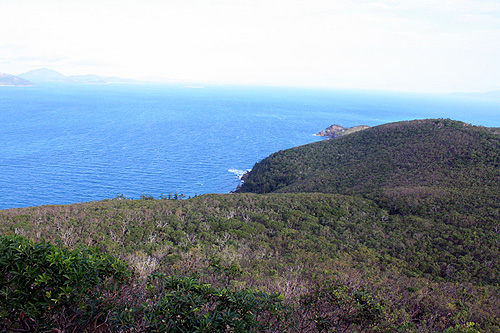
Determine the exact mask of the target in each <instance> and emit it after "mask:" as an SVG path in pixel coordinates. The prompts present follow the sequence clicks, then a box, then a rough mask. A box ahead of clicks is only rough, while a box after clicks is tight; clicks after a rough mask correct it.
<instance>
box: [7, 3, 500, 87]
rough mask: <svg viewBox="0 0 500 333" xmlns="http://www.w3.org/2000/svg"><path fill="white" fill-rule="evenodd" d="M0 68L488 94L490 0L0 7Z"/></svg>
mask: <svg viewBox="0 0 500 333" xmlns="http://www.w3.org/2000/svg"><path fill="white" fill-rule="evenodd" d="M0 15H1V16H0V17H1V18H0V72H5V73H10V74H19V73H22V72H25V71H28V70H31V69H36V68H41V67H47V68H52V69H55V70H57V71H59V72H62V73H63V74H66V75H75V74H89V73H93V74H100V75H115V76H122V77H131V78H140V77H151V76H159V77H164V78H166V79H169V80H172V81H193V82H196V81H201V82H205V81H208V82H215V83H240V84H266V85H295V86H318V87H332V88H354V89H358V88H359V89H383V90H406V91H429V92H452V91H487V90H500V1H499V0H461V1H460V0H457V1H455V0H438V1H436V0H394V1H392V0H381V1H361V0H140V1H139V0H137V1H136V0H129V1H127V0H117V1H113V0H85V1H83V0H78V1H74V0H43V1H42V0H0Z"/></svg>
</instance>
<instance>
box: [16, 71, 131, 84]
mask: <svg viewBox="0 0 500 333" xmlns="http://www.w3.org/2000/svg"><path fill="white" fill-rule="evenodd" d="M19 76H20V77H22V78H24V79H26V80H30V81H33V82H40V83H44V82H56V83H81V84H106V83H139V82H138V81H136V80H132V79H122V78H119V77H111V76H106V77H105V76H99V75H95V74H87V75H64V74H62V73H59V72H57V71H55V70H53V69H49V68H40V69H35V70H31V71H29V72H26V73H22V74H19Z"/></svg>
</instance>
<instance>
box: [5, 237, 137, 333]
mask: <svg viewBox="0 0 500 333" xmlns="http://www.w3.org/2000/svg"><path fill="white" fill-rule="evenodd" d="M130 277H131V272H130V271H129V270H128V269H127V265H126V263H125V262H123V261H121V260H120V259H118V258H115V257H113V256H110V255H107V254H102V253H99V252H98V251H97V250H96V249H89V248H81V249H68V248H65V247H62V246H59V245H53V244H51V243H48V242H45V241H41V242H34V241H31V240H28V239H25V238H22V237H20V236H2V237H0V319H1V322H2V323H1V324H0V328H1V329H2V330H7V331H8V330H11V331H17V332H28V331H31V330H45V329H50V328H59V329H63V330H68V329H71V330H76V331H83V330H84V328H85V327H86V326H88V325H94V327H96V326H97V325H98V323H99V322H100V321H104V320H105V318H106V313H107V310H108V307H110V306H111V305H110V304H109V302H108V299H107V296H108V295H109V294H110V293H112V292H113V291H115V290H116V289H117V288H118V287H119V286H120V285H123V284H125V283H126V282H127V281H128V279H129V278H130Z"/></svg>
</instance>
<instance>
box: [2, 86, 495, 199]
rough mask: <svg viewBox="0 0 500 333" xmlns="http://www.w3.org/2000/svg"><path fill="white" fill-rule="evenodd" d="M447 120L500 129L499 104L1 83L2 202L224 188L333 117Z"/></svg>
mask: <svg viewBox="0 0 500 333" xmlns="http://www.w3.org/2000/svg"><path fill="white" fill-rule="evenodd" d="M416 118H451V119H456V120H461V121H465V122H468V123H472V124H474V125H483V126H493V127H500V100H499V99H486V98H485V99H481V98H475V97H463V96H454V95H419V94H404V93H387V92H371V91H342V90H319V89H298V88H273V87H238V86H183V85H119V84H115V85H113V84H109V85H55V84H54V85H39V86H35V87H0V209H6V208H13V207H27V206H38V205H47V204H70V203H75V202H85V201H94V200H101V199H106V198H114V197H116V196H117V195H123V196H125V197H126V198H139V197H140V196H141V195H146V196H153V197H155V198H158V197H160V195H162V194H163V195H165V196H168V194H169V193H171V194H172V195H174V193H177V194H179V195H180V194H184V195H185V196H194V195H199V194H204V193H228V192H230V191H232V190H234V189H235V188H236V187H237V186H238V184H239V182H240V180H239V177H238V176H241V174H242V173H243V172H244V171H246V170H248V169H251V168H252V166H253V165H254V164H255V162H257V161H259V160H261V159H263V158H265V157H266V156H268V155H269V154H271V153H273V152H276V151H279V150H283V149H287V148H290V147H294V146H298V145H303V144H307V143H311V142H314V141H318V140H322V139H323V138H320V137H316V136H313V134H314V133H317V132H319V131H321V130H323V129H324V128H326V127H328V126H329V125H332V124H339V125H341V126H344V127H350V126H355V125H368V126H375V125H379V124H383V123H387V122H393V121H400V120H411V119H416Z"/></svg>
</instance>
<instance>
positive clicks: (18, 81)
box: [0, 73, 33, 87]
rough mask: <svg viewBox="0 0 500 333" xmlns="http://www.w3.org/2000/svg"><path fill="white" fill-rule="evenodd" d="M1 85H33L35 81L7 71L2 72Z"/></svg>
mask: <svg viewBox="0 0 500 333" xmlns="http://www.w3.org/2000/svg"><path fill="white" fill-rule="evenodd" d="M0 86H4V87H31V86H33V83H32V82H30V81H28V80H26V79H23V78H20V77H17V76H14V75H10V74H6V73H0Z"/></svg>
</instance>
